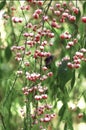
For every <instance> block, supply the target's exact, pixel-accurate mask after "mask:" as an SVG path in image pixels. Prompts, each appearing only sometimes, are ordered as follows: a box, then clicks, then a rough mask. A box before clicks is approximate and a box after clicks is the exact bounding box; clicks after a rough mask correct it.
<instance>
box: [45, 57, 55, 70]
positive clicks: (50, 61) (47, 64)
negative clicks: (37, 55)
mask: <svg viewBox="0 0 86 130" xmlns="http://www.w3.org/2000/svg"><path fill="white" fill-rule="evenodd" d="M53 60H54V56H53V55H51V56H48V57H47V58H46V59H45V66H46V67H47V68H51V64H52V62H53Z"/></svg>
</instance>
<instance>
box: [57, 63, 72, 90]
mask: <svg viewBox="0 0 86 130" xmlns="http://www.w3.org/2000/svg"><path fill="white" fill-rule="evenodd" d="M67 63H68V61H62V64H61V65H60V66H59V68H58V81H59V85H60V88H61V90H62V89H63V88H64V86H65V84H66V83H67V82H68V81H69V80H70V79H71V78H72V70H71V69H69V68H68V66H67Z"/></svg>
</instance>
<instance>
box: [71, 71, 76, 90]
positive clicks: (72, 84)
mask: <svg viewBox="0 0 86 130" xmlns="http://www.w3.org/2000/svg"><path fill="white" fill-rule="evenodd" d="M72 77H73V78H72V80H71V89H73V87H74V84H75V70H74V72H73V76H72Z"/></svg>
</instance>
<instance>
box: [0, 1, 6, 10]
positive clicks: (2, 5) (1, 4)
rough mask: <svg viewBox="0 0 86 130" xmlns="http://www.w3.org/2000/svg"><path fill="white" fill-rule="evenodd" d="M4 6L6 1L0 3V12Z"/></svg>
mask: <svg viewBox="0 0 86 130" xmlns="http://www.w3.org/2000/svg"><path fill="white" fill-rule="evenodd" d="M5 4H6V0H3V1H2V2H0V10H1V9H2V8H3V7H4V6H5Z"/></svg>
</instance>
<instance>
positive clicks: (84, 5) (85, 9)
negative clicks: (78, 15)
mask: <svg viewBox="0 0 86 130" xmlns="http://www.w3.org/2000/svg"><path fill="white" fill-rule="evenodd" d="M85 13H86V2H84V4H83V14H85Z"/></svg>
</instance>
